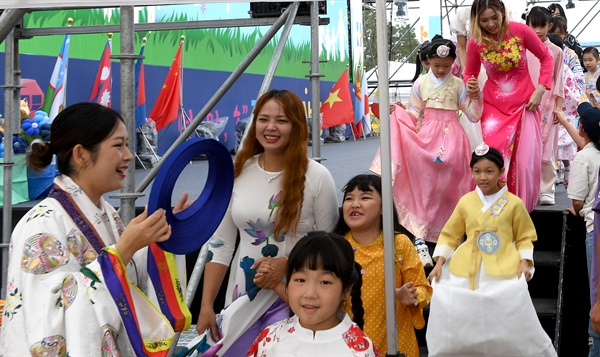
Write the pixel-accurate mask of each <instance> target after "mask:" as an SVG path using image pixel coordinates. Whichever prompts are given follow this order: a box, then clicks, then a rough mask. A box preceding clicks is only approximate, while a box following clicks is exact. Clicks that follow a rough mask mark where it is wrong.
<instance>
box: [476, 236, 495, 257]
mask: <svg viewBox="0 0 600 357" xmlns="http://www.w3.org/2000/svg"><path fill="white" fill-rule="evenodd" d="M477 246H478V247H479V249H480V250H481V251H482V252H484V253H485V254H494V253H496V252H497V251H498V250H499V249H500V238H498V235H497V234H496V232H489V231H485V232H481V234H479V237H477Z"/></svg>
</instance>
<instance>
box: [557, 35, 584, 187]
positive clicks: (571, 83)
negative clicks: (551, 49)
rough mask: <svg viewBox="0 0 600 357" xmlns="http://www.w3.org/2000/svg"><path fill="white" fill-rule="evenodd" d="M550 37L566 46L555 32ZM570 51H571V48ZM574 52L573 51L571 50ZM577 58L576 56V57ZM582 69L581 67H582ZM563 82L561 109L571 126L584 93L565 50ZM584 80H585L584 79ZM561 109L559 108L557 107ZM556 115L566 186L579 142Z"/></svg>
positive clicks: (563, 176) (562, 170)
mask: <svg viewBox="0 0 600 357" xmlns="http://www.w3.org/2000/svg"><path fill="white" fill-rule="evenodd" d="M548 39H549V40H550V41H551V42H552V43H554V44H555V45H556V46H558V47H564V46H563V42H562V38H561V37H560V36H559V35H557V34H554V33H550V34H548ZM564 48H565V49H568V47H564ZM569 51H571V50H570V49H569ZM571 52H572V51H571ZM575 58H576V57H575ZM576 62H577V66H579V61H576ZM580 70H581V68H580ZM563 78H564V80H563V83H564V89H565V98H564V100H563V104H562V108H560V110H559V111H562V112H564V115H563V116H564V117H565V120H566V121H568V123H569V124H570V125H571V126H574V125H575V122H576V121H577V116H578V114H577V106H578V105H579V102H580V101H581V99H582V94H583V93H584V92H583V91H582V90H581V87H580V86H579V83H578V80H577V77H576V76H575V75H574V73H573V71H572V70H571V68H570V67H569V65H567V63H566V52H565V64H564V65H563ZM582 82H583V80H582ZM557 109H559V108H557ZM554 117H555V118H556V119H557V120H559V123H560V124H561V125H559V127H558V150H557V154H556V159H557V160H560V161H561V163H562V167H561V170H560V171H561V172H562V175H559V179H560V182H562V183H563V185H565V187H566V186H567V185H568V184H569V174H570V172H571V161H572V160H573V157H574V156H575V153H576V152H577V144H576V143H575V140H574V139H573V137H572V136H571V135H570V134H569V131H568V130H567V127H566V125H564V122H561V121H560V117H559V114H557V111H556V110H555V112H554ZM577 137H579V135H576V138H577Z"/></svg>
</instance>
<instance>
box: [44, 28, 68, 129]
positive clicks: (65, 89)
mask: <svg viewBox="0 0 600 357" xmlns="http://www.w3.org/2000/svg"><path fill="white" fill-rule="evenodd" d="M71 26H73V18H72V17H69V18H68V19H67V27H71ZM65 72H66V70H65ZM63 91H64V92H65V95H64V96H63V108H66V107H67V81H66V80H65V82H64V83H63ZM48 114H49V113H48ZM52 119H54V118H52Z"/></svg>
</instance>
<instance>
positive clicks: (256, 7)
mask: <svg viewBox="0 0 600 357" xmlns="http://www.w3.org/2000/svg"><path fill="white" fill-rule="evenodd" d="M311 3H312V2H311V1H301V2H300V5H299V6H298V13H297V14H296V15H297V16H310V6H311ZM291 4H292V3H291V2H251V3H250V11H249V12H248V13H249V14H250V17H252V18H259V17H279V16H281V14H282V13H283V12H284V11H285V9H287V8H288V6H290V5H291ZM318 8H319V15H327V1H319V4H318Z"/></svg>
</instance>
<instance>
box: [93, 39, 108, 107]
mask: <svg viewBox="0 0 600 357" xmlns="http://www.w3.org/2000/svg"><path fill="white" fill-rule="evenodd" d="M110 36H112V34H109V38H108V41H106V46H104V51H103V52H102V58H100V66H99V67H98V72H97V73H96V80H95V81H94V86H93V87H92V94H91V95H90V100H89V101H90V102H93V103H98V104H102V105H104V106H105V107H108V108H110V107H111V98H110V92H111V88H112V77H111V75H110V52H111V38H110Z"/></svg>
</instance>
